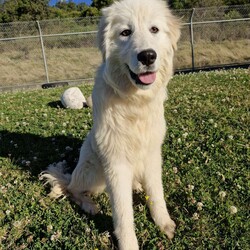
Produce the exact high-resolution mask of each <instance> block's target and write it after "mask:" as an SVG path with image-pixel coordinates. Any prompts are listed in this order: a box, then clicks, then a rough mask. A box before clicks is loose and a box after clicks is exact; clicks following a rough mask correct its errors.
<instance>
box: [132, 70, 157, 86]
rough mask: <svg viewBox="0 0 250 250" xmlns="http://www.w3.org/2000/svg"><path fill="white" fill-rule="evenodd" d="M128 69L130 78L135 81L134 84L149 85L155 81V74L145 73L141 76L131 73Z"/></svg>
mask: <svg viewBox="0 0 250 250" xmlns="http://www.w3.org/2000/svg"><path fill="white" fill-rule="evenodd" d="M128 69H129V73H130V76H131V78H132V79H133V80H134V81H135V83H136V84H140V85H150V84H152V83H153V82H154V81H155V79H156V72H145V73H141V74H135V73H134V72H133V71H131V70H130V68H129V67H128Z"/></svg>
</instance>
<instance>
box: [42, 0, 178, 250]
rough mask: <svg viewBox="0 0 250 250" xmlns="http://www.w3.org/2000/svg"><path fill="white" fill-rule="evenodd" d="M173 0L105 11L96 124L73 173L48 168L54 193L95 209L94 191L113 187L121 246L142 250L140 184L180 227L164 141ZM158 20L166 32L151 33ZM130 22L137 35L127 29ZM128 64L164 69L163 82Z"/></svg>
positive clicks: (170, 229) (161, 215)
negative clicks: (172, 206)
mask: <svg viewBox="0 0 250 250" xmlns="http://www.w3.org/2000/svg"><path fill="white" fill-rule="evenodd" d="M165 2H166V1H162V0H121V1H117V2H115V3H114V4H113V5H111V6H110V7H108V8H105V9H104V10H103V16H102V18H101V21H100V25H99V32H98V45H99V48H100V50H101V52H102V56H103V63H102V65H101V66H100V67H99V69H98V71H97V75H96V79H95V85H94V89H93V93H92V99H93V119H94V125H93V128H92V130H91V132H90V133H89V135H88V136H87V138H86V140H85V142H84V144H83V146H82V148H81V152H80V158H79V161H78V164H77V166H76V168H75V170H74V172H73V173H72V175H71V176H69V175H68V174H63V169H62V168H63V165H62V164H61V165H60V164H59V165H56V166H50V167H49V168H48V170H46V171H45V172H43V173H42V175H41V176H42V177H43V178H46V179H47V181H48V182H50V184H51V186H52V192H51V195H52V196H53V194H54V197H59V196H62V195H67V196H70V197H71V198H72V199H73V200H74V201H75V202H76V203H77V204H79V205H80V206H81V207H82V209H84V210H85V211H86V212H89V213H93V214H94V213H96V212H97V211H98V209H97V206H96V205H95V204H94V203H93V201H92V200H91V198H90V196H89V194H93V193H99V192H102V191H104V190H105V188H106V190H107V192H108V193H109V195H110V201H111V205H112V213H113V221H114V228H115V234H116V237H117V239H118V244H119V249H121V250H125V249H126V250H136V249H139V247H138V242H137V238H136V235H135V230H134V223H133V208H132V190H133V188H137V187H139V186H140V185H142V187H143V189H144V190H145V192H146V194H147V196H148V197H149V200H148V202H149V204H150V205H149V208H150V212H151V215H152V218H153V219H154V221H155V223H156V224H157V225H158V226H159V227H160V229H161V230H162V231H163V232H164V233H165V234H166V235H167V236H168V237H169V238H170V239H171V238H172V237H173V235H174V230H175V223H174V221H173V220H171V218H170V216H169V213H168V210H167V207H166V204H165V201H164V195H163V187H162V180H161V165H162V159H161V145H162V143H163V139H164V135H165V130H166V128H165V127H166V125H165V119H164V108H163V103H164V100H165V99H166V96H167V95H166V86H167V83H168V81H169V80H170V78H171V76H172V70H173V55H174V50H175V49H176V47H177V41H178V39H179V36H180V30H179V22H178V20H177V19H176V18H175V17H174V16H173V15H172V14H171V12H170V10H169V9H168V7H167V6H166V3H165ZM151 27H157V28H158V29H159V32H158V33H156V34H154V33H152V32H150V28H151ZM125 29H131V30H132V31H133V34H132V35H131V36H129V37H123V36H121V35H120V33H121V32H122V31H123V30H125ZM146 49H153V50H155V52H156V53H157V58H156V61H155V62H154V64H152V65H149V66H146V65H143V64H142V63H140V62H139V61H138V59H137V54H138V53H140V52H141V51H143V50H146ZM126 65H128V67H129V68H130V70H132V71H133V72H134V73H136V74H139V73H142V72H145V71H146V70H149V71H155V72H157V76H156V80H155V82H154V83H153V84H151V85H150V86H146V87H145V89H143V88H141V87H140V86H137V85H136V83H135V82H134V81H133V80H132V79H131V77H130V75H129V71H128V67H127V66H126Z"/></svg>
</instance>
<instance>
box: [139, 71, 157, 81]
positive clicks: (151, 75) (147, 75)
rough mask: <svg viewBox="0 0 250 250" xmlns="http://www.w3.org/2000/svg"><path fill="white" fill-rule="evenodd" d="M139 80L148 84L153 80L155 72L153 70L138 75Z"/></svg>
mask: <svg viewBox="0 0 250 250" xmlns="http://www.w3.org/2000/svg"><path fill="white" fill-rule="evenodd" d="M138 77H139V79H140V81H141V82H142V83H144V84H150V83H153V82H154V81H155V78H156V73H155V72H150V73H149V72H148V73H143V74H140V75H138Z"/></svg>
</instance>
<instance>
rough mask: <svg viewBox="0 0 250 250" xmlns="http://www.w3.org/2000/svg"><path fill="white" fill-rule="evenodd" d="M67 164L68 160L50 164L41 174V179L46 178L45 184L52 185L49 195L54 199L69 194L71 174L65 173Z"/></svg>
mask: <svg viewBox="0 0 250 250" xmlns="http://www.w3.org/2000/svg"><path fill="white" fill-rule="evenodd" d="M66 166H67V163H66V161H63V162H58V163H54V164H50V165H49V166H48V168H47V170H45V171H43V172H42V173H41V174H40V176H39V179H40V180H45V185H47V184H50V185H51V192H50V193H49V196H50V197H51V198H53V199H58V198H60V197H62V198H65V197H66V196H69V193H68V191H67V186H68V185H69V183H70V180H71V174H69V173H65V169H66Z"/></svg>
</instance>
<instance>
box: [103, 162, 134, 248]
mask: <svg viewBox="0 0 250 250" xmlns="http://www.w3.org/2000/svg"><path fill="white" fill-rule="evenodd" d="M105 176H106V181H107V188H108V192H109V195H110V201H111V206H112V215H113V222H114V229H115V235H116V237H117V240H118V245H119V249H120V250H138V249H139V247H138V243H137V239H136V235H135V230H134V218H133V204H132V178H133V177H132V171H131V167H130V165H129V164H126V163H122V162H121V161H120V162H118V161H117V162H115V163H111V164H109V166H107V168H106V171H105Z"/></svg>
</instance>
